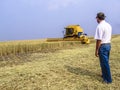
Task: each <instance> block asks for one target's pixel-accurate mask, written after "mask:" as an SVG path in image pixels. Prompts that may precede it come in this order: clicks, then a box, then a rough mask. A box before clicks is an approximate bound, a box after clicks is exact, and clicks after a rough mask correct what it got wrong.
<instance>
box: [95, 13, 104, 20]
mask: <svg viewBox="0 0 120 90" xmlns="http://www.w3.org/2000/svg"><path fill="white" fill-rule="evenodd" d="M105 17H106V16H105V15H104V13H103V12H99V13H97V16H96V18H98V19H100V20H104V19H105Z"/></svg>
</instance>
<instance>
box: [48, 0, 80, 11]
mask: <svg viewBox="0 0 120 90" xmlns="http://www.w3.org/2000/svg"><path fill="white" fill-rule="evenodd" d="M78 2H79V0H50V2H49V3H48V10H58V9H60V8H66V7H68V6H70V5H76V4H78Z"/></svg>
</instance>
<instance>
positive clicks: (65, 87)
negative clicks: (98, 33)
mask: <svg viewBox="0 0 120 90" xmlns="http://www.w3.org/2000/svg"><path fill="white" fill-rule="evenodd" d="M57 43H59V44H57ZM49 44H52V45H51V49H49V48H48V49H47V47H48V46H49V45H47V44H45V45H44V44H42V45H43V46H42V47H44V48H46V49H44V50H43V51H41V50H40V51H34V53H27V54H26V53H22V54H19V55H14V54H11V55H8V56H1V58H0V90H120V46H119V45H120V36H116V37H114V38H113V39H112V50H111V58H110V65H111V72H112V77H113V83H112V84H104V83H102V78H101V77H100V75H101V71H100V66H99V59H98V58H96V57H95V56H94V51H95V43H92V44H90V45H80V44H79V43H78V42H75V43H73V42H56V44H54V43H49ZM66 44H67V45H66ZM49 47H50V46H49ZM59 47H60V48H59ZM53 48H56V49H53Z"/></svg>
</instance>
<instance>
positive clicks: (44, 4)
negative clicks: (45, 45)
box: [0, 0, 120, 41]
mask: <svg viewBox="0 0 120 90" xmlns="http://www.w3.org/2000/svg"><path fill="white" fill-rule="evenodd" d="M98 12H104V13H105V15H106V21H107V22H109V23H110V24H111V25H112V27H113V34H120V30H119V29H120V20H119V17H120V0H0V41H9V40H31V39H41V38H52V37H53V38H55V37H56V38H57V37H63V33H62V32H63V30H64V27H66V26H68V25H76V24H77V25H78V24H79V25H80V26H81V27H82V28H83V30H84V32H85V33H87V34H88V35H89V36H94V33H95V29H96V26H97V22H96V18H95V17H96V14H97V13H98Z"/></svg>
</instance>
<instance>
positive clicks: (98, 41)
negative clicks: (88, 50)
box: [95, 40, 101, 57]
mask: <svg viewBox="0 0 120 90" xmlns="http://www.w3.org/2000/svg"><path fill="white" fill-rule="evenodd" d="M100 45H101V40H97V41H96V51H95V56H96V57H98V56H99V55H98V51H99V48H100Z"/></svg>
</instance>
